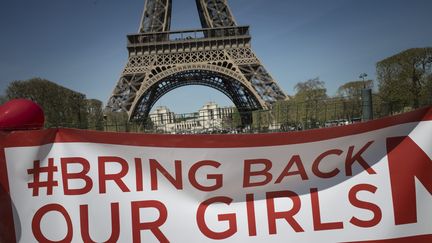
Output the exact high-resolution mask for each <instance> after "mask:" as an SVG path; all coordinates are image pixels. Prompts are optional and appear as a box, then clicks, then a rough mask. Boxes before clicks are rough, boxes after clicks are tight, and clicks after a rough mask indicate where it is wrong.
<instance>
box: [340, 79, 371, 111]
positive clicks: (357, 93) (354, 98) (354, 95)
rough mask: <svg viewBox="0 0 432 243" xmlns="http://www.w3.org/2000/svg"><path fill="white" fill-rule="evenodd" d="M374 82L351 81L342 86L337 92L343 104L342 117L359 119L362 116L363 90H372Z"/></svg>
mask: <svg viewBox="0 0 432 243" xmlns="http://www.w3.org/2000/svg"><path fill="white" fill-rule="evenodd" d="M372 87H373V81H372V80H366V81H362V80H358V81H350V82H347V83H345V84H343V85H341V86H340V87H339V88H338V90H337V97H338V98H340V101H341V102H343V105H342V109H343V110H342V114H343V115H342V116H343V117H345V118H358V117H361V115H362V101H361V98H362V97H361V96H362V90H363V89H364V88H372Z"/></svg>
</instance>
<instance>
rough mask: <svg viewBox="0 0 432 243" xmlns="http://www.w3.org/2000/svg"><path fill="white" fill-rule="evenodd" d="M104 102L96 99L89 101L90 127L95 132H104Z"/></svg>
mask: <svg viewBox="0 0 432 243" xmlns="http://www.w3.org/2000/svg"><path fill="white" fill-rule="evenodd" d="M103 119H104V116H103V112H102V101H100V100H96V99H89V100H87V120H88V127H89V128H90V129H94V130H100V131H101V130H103V128H104V126H103Z"/></svg>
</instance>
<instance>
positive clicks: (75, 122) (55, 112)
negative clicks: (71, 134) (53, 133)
mask: <svg viewBox="0 0 432 243" xmlns="http://www.w3.org/2000/svg"><path fill="white" fill-rule="evenodd" d="M6 97H7V98H8V99H18V98H24V99H30V100H32V101H34V102H36V103H37V104H39V105H40V106H41V107H42V109H43V110H44V114H45V126H46V127H75V128H87V111H86V109H87V108H86V107H87V104H86V101H85V95H84V94H81V93H78V92H75V91H72V90H70V89H67V88H64V87H62V86H60V85H57V84H55V83H53V82H51V81H48V80H45V79H40V78H33V79H30V80H24V81H22V80H18V81H13V82H12V83H10V85H9V86H8V88H7V89H6Z"/></svg>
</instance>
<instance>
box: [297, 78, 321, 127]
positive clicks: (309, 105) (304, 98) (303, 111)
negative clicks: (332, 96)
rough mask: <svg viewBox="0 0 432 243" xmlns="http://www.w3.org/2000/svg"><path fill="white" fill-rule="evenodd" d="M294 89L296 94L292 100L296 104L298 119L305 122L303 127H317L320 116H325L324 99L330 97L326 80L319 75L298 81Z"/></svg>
mask: <svg viewBox="0 0 432 243" xmlns="http://www.w3.org/2000/svg"><path fill="white" fill-rule="evenodd" d="M294 89H295V90H296V94H295V95H294V97H293V99H292V101H293V102H295V105H296V113H297V119H296V120H298V121H301V122H302V123H303V128H312V127H316V126H317V122H318V121H319V120H320V117H321V116H323V115H322V113H323V111H324V109H325V103H324V101H325V100H326V99H327V98H328V96H327V89H326V88H325V82H324V81H321V80H320V79H319V78H318V77H317V78H314V79H309V80H307V81H305V82H300V83H297V84H296V86H295V87H294Z"/></svg>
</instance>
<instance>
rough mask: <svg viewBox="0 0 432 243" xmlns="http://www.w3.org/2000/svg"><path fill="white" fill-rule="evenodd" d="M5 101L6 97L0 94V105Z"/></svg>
mask: <svg viewBox="0 0 432 243" xmlns="http://www.w3.org/2000/svg"><path fill="white" fill-rule="evenodd" d="M7 101H8V99H7V98H6V96H4V95H0V105H2V104H4V103H6V102H7Z"/></svg>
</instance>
